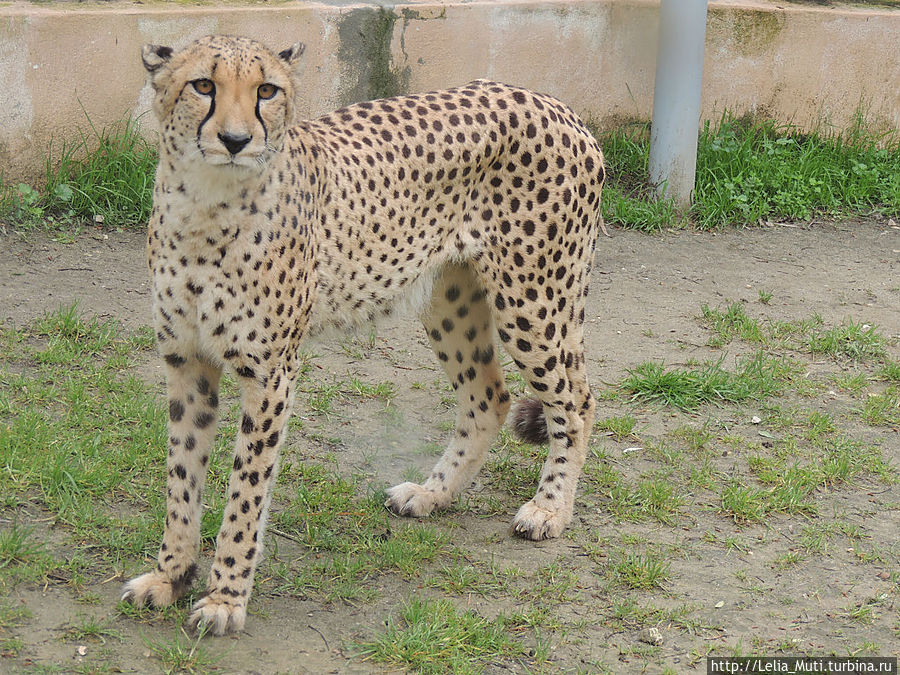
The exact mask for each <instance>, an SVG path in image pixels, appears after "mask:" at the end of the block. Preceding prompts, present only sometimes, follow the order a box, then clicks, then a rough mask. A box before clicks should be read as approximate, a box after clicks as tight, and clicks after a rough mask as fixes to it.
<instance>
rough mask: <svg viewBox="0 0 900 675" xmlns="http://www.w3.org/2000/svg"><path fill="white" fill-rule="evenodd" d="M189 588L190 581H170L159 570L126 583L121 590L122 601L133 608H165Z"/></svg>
mask: <svg viewBox="0 0 900 675" xmlns="http://www.w3.org/2000/svg"><path fill="white" fill-rule="evenodd" d="M188 586H190V581H187V582H185V580H184V579H183V578H182V579H178V580H175V581H172V580H171V579H169V578H168V577H167V576H165V575H164V574H163V573H162V572H160V571H159V570H154V571H153V572H147V574H142V575H141V576H139V577H135V578H134V579H132V580H131V581H129V582H127V583H126V584H125V586H124V588H123V589H122V597H121V599H122V600H128V601H130V602H131V603H132V604H133V605H134V606H135V607H143V606H144V605H152V606H153V607H166V606H168V605H171V604H172V603H173V602H175V601H176V600H178V598H180V597H181V596H182V595H184V592H185V591H186V590H187V588H188Z"/></svg>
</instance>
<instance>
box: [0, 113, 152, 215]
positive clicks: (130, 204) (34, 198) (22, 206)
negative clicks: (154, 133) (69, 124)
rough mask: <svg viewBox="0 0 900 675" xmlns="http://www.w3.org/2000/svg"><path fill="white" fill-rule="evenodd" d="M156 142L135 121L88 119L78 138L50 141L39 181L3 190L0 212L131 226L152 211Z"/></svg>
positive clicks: (1, 213)
mask: <svg viewBox="0 0 900 675" xmlns="http://www.w3.org/2000/svg"><path fill="white" fill-rule="evenodd" d="M156 160H157V152H156V148H155V147H154V146H153V145H152V144H150V143H149V142H148V141H146V140H145V139H144V137H143V136H142V135H141V133H140V127H139V125H138V124H137V122H136V121H134V120H130V119H125V120H123V121H121V122H119V123H116V124H113V125H110V126H108V127H105V128H102V129H98V128H97V127H95V126H94V125H93V123H92V122H91V121H90V119H88V125H87V130H86V131H82V132H81V134H80V138H78V139H76V140H69V141H63V143H62V145H61V147H60V149H59V150H58V151H56V150H54V148H53V147H52V146H51V147H50V148H49V150H48V153H47V157H46V161H45V165H46V169H45V177H44V180H43V181H42V183H43V187H42V188H40V189H39V190H38V189H35V188H33V187H31V186H30V185H26V184H19V185H18V186H17V187H16V188H15V190H10V189H9V188H7V189H6V190H4V191H2V192H3V193H5V195H4V197H3V198H2V199H0V217H5V218H7V219H9V220H10V221H12V222H13V223H15V224H19V225H22V226H25V227H33V226H34V225H36V224H38V223H39V222H41V221H48V222H50V223H56V224H66V223H71V222H77V221H89V222H93V223H103V224H105V225H107V226H110V227H134V226H138V225H142V224H143V223H145V222H146V221H147V220H148V218H149V216H150V208H151V204H152V197H153V176H154V171H155V168H156Z"/></svg>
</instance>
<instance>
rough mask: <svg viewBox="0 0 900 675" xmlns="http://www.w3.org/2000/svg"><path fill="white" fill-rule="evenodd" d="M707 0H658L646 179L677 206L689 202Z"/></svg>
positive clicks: (698, 114)
mask: <svg viewBox="0 0 900 675" xmlns="http://www.w3.org/2000/svg"><path fill="white" fill-rule="evenodd" d="M706 6H707V0H662V3H661V7H660V13H659V51H658V53H657V57H656V83H655V85H654V90H653V122H652V125H651V128H650V167H649V168H650V182H651V183H652V184H653V185H655V186H657V190H658V192H659V194H660V196H663V197H669V198H671V199H673V200H675V204H676V205H677V206H678V207H679V208H682V209H683V208H686V207H687V206H689V205H690V203H691V193H692V192H693V190H694V179H695V177H696V173H697V132H698V126H699V122H700V90H701V83H702V80H703V47H704V42H705V40H706Z"/></svg>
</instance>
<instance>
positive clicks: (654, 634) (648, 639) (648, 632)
mask: <svg viewBox="0 0 900 675" xmlns="http://www.w3.org/2000/svg"><path fill="white" fill-rule="evenodd" d="M638 640H640V641H641V642H645V643H647V644H648V645H653V646H654V647H659V646H660V645H661V644H662V643H663V642H664V640H663V636H662V633H660V632H659V628H657V627H656V626H650V628H645V629H644V630H642V631H641V632H640V633H639V634H638Z"/></svg>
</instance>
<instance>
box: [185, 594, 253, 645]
mask: <svg viewBox="0 0 900 675" xmlns="http://www.w3.org/2000/svg"><path fill="white" fill-rule="evenodd" d="M246 620H247V608H246V606H245V605H244V604H243V602H242V601H241V602H238V601H236V599H235V598H231V597H230V596H225V595H223V594H222V593H218V592H216V591H213V592H211V593H209V594H208V595H206V596H205V597H203V598H200V600H198V601H197V602H196V603H195V604H194V608H193V611H192V612H191V615H190V616H189V617H188V620H187V624H188V626H190V627H191V628H194V629H196V630H197V631H198V632H199V633H201V634H203V633H206V632H209V633H212V634H213V635H225V633H236V632H238V631H240V630H243V628H244V623H245V622H246Z"/></svg>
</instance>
